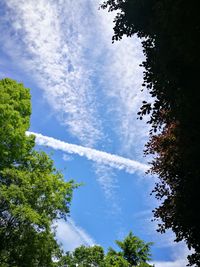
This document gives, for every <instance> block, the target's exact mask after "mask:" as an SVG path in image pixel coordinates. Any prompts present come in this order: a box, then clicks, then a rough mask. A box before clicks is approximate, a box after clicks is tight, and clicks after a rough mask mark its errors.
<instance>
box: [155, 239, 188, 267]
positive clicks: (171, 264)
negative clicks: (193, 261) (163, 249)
mask: <svg viewBox="0 0 200 267" xmlns="http://www.w3.org/2000/svg"><path fill="white" fill-rule="evenodd" d="M189 254H191V251H189V249H188V248H187V246H186V245H185V243H183V242H181V243H176V246H173V247H172V248H171V256H172V258H173V260H171V261H155V262H153V264H155V266H156V267H186V266H187V264H188V261H187V256H188V255H189Z"/></svg>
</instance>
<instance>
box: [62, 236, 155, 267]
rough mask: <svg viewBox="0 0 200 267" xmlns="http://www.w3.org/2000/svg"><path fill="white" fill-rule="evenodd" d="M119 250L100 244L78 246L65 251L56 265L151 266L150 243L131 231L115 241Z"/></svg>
mask: <svg viewBox="0 0 200 267" xmlns="http://www.w3.org/2000/svg"><path fill="white" fill-rule="evenodd" d="M116 244H117V245H118V246H119V248H120V249H121V251H115V250H114V249H113V248H109V249H108V253H107V254H104V250H103V248H102V247H100V246H93V247H86V246H80V247H78V248H76V249H75V250H74V251H73V252H67V253H66V255H64V256H63V257H62V259H61V260H60V262H59V263H58V265H57V266H59V267H63V266H65V265H66V266H68V267H76V266H80V267H91V266H93V267H136V266H137V267H152V265H150V264H149V263H148V261H150V256H151V254H150V246H151V245H152V243H145V242H144V241H142V240H141V239H139V238H138V237H136V236H134V235H133V234H132V232H130V233H129V234H128V236H127V237H125V239H124V240H123V241H118V240H117V241H116Z"/></svg>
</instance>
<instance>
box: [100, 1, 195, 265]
mask: <svg viewBox="0 0 200 267" xmlns="http://www.w3.org/2000/svg"><path fill="white" fill-rule="evenodd" d="M198 4H199V3H198V1H197V0H194V1H192V2H190V3H189V2H188V1H186V0H180V1H172V0H169V1H165V0H161V1H156V0H140V1H138V0H107V1H105V2H104V3H103V4H102V8H108V10H109V11H111V12H112V11H117V15H116V17H115V19H114V36H113V41H115V40H120V39H121V38H122V37H123V36H124V35H126V36H128V37H131V36H132V35H134V34H136V35H137V36H138V37H139V38H141V41H142V46H143V51H144V55H145V56H146V60H145V61H144V62H143V63H142V64H141V65H142V66H143V67H144V84H143V86H144V87H146V88H147V89H148V91H149V93H150V94H151V96H152V101H151V102H146V101H144V102H143V105H142V107H141V110H140V111H139V113H138V114H139V117H140V118H141V119H142V117H143V116H144V115H146V114H150V120H149V122H148V123H149V124H151V126H152V128H151V131H150V138H149V142H148V144H147V147H146V153H147V154H148V153H150V154H152V155H154V160H153V161H152V167H151V170H150V171H151V172H152V173H153V174H156V175H158V176H159V179H160V181H159V182H158V183H157V184H156V186H155V189H154V193H155V194H156V197H157V198H158V199H159V200H161V201H162V202H161V204H160V206H159V207H158V208H156V209H155V211H154V215H155V218H156V219H161V220H162V223H161V224H159V231H160V232H165V230H166V229H169V228H171V229H172V230H173V231H174V232H175V234H176V241H181V240H185V241H186V243H187V244H188V247H189V248H191V247H192V248H193V249H194V250H195V252H194V253H193V255H192V256H189V261H190V264H191V265H193V264H197V265H198V266H199V265H200V217H199V215H198V203H199V201H200V186H199V177H200V168H199V158H200V157H199V151H200V143H199V125H200V112H199V102H200V94H199V92H198V90H199V66H200V64H199V63H200V62H199V61H200V50H199V41H198V40H199V35H200V16H199V12H198Z"/></svg>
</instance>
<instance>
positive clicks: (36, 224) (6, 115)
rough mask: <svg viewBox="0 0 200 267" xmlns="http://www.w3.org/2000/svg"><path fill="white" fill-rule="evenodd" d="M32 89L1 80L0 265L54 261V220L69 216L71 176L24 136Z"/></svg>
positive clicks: (44, 266)
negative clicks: (63, 171)
mask: <svg viewBox="0 0 200 267" xmlns="http://www.w3.org/2000/svg"><path fill="white" fill-rule="evenodd" d="M30 114H31V105H30V94H29V90H28V89H26V88H24V86H23V85H22V84H18V83H17V82H15V81H13V80H11V79H3V80H1V81H0V149H1V154H0V240H1V242H0V265H1V266H2V267H8V266H13V267H23V266H24V267H25V266H30V267H32V266H34V267H35V266H38V267H47V266H48V267H50V266H54V263H53V257H59V255H60V254H61V251H60V248H59V246H58V244H57V242H56V239H55V230H54V229H53V228H52V223H53V222H54V221H55V220H57V219H59V218H64V219H66V218H67V214H68V213H69V206H70V202H71V198H72V192H73V189H74V188H75V187H76V185H75V184H74V182H73V181H69V182H65V181H64V177H63V175H62V174H61V173H60V172H58V171H57V170H56V169H55V167H54V164H53V161H52V160H51V159H50V158H49V156H48V155H47V154H45V153H44V152H37V151H35V150H34V145H35V142H34V139H35V137H34V136H26V134H25V132H26V130H28V128H29V123H30Z"/></svg>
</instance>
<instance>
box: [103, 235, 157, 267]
mask: <svg viewBox="0 0 200 267" xmlns="http://www.w3.org/2000/svg"><path fill="white" fill-rule="evenodd" d="M115 242H116V244H117V245H118V247H119V248H120V249H121V251H119V252H116V251H115V250H113V249H112V248H110V249H109V251H108V254H107V255H108V256H115V255H118V256H121V257H122V258H123V259H124V260H126V261H127V262H128V264H129V265H128V266H151V265H149V264H148V263H147V262H148V261H150V259H151V258H150V256H151V254H150V247H151V245H152V244H153V243H145V242H144V241H143V240H141V239H140V238H138V237H137V236H134V235H133V233H132V232H130V233H129V234H128V236H127V237H125V239H124V240H123V241H119V240H116V241H115ZM144 264H146V265H144Z"/></svg>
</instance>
